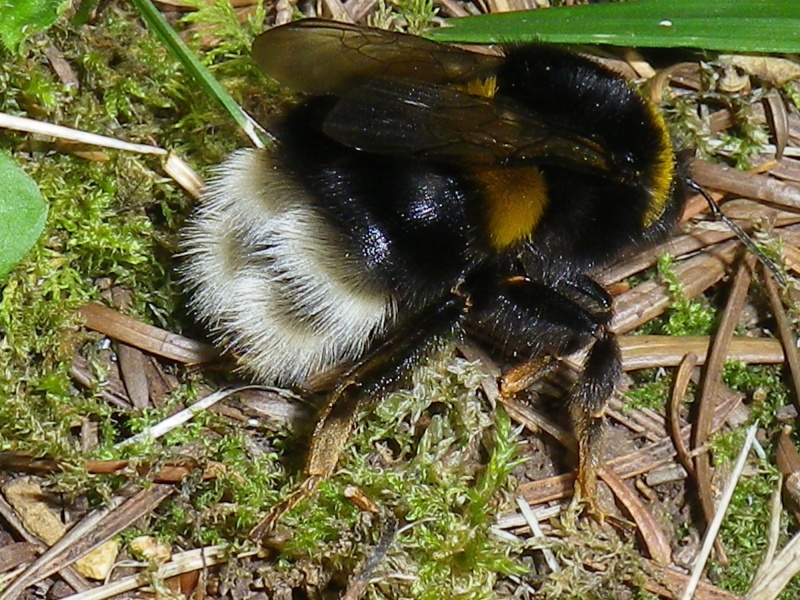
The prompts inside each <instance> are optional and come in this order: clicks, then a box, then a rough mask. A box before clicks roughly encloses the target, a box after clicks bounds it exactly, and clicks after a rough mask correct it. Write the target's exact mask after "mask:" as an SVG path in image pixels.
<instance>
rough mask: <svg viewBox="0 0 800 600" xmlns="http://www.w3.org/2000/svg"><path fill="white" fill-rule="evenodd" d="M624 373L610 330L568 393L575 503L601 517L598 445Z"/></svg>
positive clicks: (590, 353)
mask: <svg viewBox="0 0 800 600" xmlns="http://www.w3.org/2000/svg"><path fill="white" fill-rule="evenodd" d="M621 371H622V367H621V362H620V354H619V345H618V344H617V340H616V337H615V336H614V334H612V333H611V332H609V331H608V330H605V328H604V330H603V332H602V335H601V336H600V337H599V338H598V339H597V340H596V341H595V343H594V345H593V346H592V349H591V350H590V351H589V356H588V357H587V359H586V363H585V365H584V368H583V372H582V373H581V375H580V377H579V379H578V381H576V382H575V384H574V385H573V387H572V389H571V390H570V393H569V398H568V407H569V411H570V416H571V417H572V422H573V424H574V427H575V434H576V436H577V438H578V479H577V483H576V486H575V502H577V503H585V504H586V508H587V510H588V512H589V513H590V514H593V515H596V516H598V517H599V518H602V514H603V513H602V511H601V510H599V507H598V506H597V461H598V457H597V445H598V441H599V439H600V435H601V432H602V424H603V419H602V417H603V412H604V411H605V407H606V403H607V401H608V398H609V396H611V393H612V392H613V391H614V386H615V385H616V382H617V380H618V379H619V376H620V373H621Z"/></svg>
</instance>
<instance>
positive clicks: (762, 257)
mask: <svg viewBox="0 0 800 600" xmlns="http://www.w3.org/2000/svg"><path fill="white" fill-rule="evenodd" d="M686 185H688V186H689V188H690V189H691V190H693V191H695V192H697V193H698V194H700V195H701V196H703V198H705V199H706V202H707V203H708V206H709V208H710V209H711V214H713V215H714V218H715V219H717V220H718V221H721V222H723V223H724V224H725V226H726V227H728V229H730V230H731V231H732V232H733V233H734V235H736V237H737V238H739V241H740V242H742V244H743V245H744V247H745V248H747V250H748V251H749V252H752V253H753V254H754V255H755V256H756V258H758V260H759V261H760V262H761V264H762V265H764V266H765V267H766V268H767V269H769V272H770V273H772V276H773V277H775V281H777V282H778V284H779V285H780V286H781V287H784V288H785V287H786V277H785V276H784V274H783V273H782V272H781V271H780V269H778V265H776V264H775V261H774V260H772V259H771V258H770V257H768V256H767V255H766V254H764V251H763V250H761V248H759V247H758V245H756V243H755V242H754V241H753V238H752V237H750V236H749V235H748V234H747V233H746V232H745V231H744V230H743V229H742V228H741V227H739V226H738V225H737V224H736V223H734V222H733V221H732V220H731V219H729V218H728V217H726V216H725V215H724V214H723V213H722V211H721V210H720V208H719V204H717V203H716V202H715V201H714V199H713V198H712V197H711V196H710V195H709V194H708V192H706V191H705V190H704V189H703V188H702V186H700V184H698V183H697V182H696V181H694V180H693V179H691V178H687V179H686Z"/></svg>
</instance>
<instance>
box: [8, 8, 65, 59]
mask: <svg viewBox="0 0 800 600" xmlns="http://www.w3.org/2000/svg"><path fill="white" fill-rule="evenodd" d="M68 5H69V3H68V2H65V1H64V0H0V39H2V40H3V44H4V45H5V46H6V48H8V49H9V50H10V51H11V52H16V51H17V49H18V48H19V45H20V44H21V43H22V41H23V40H24V39H25V38H27V37H29V36H30V35H31V34H33V33H36V32H37V31H43V30H45V29H48V28H49V27H51V26H52V25H53V23H55V22H56V19H58V17H59V16H60V15H61V14H62V13H63V12H64V11H65V10H66V9H67V6H68Z"/></svg>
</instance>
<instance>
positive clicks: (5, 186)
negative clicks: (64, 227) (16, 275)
mask: <svg viewBox="0 0 800 600" xmlns="http://www.w3.org/2000/svg"><path fill="white" fill-rule="evenodd" d="M46 218H47V204H45V201H44V198H42V194H41V193H40V192H39V188H38V187H37V186H36V184H35V183H34V182H33V180H32V179H31V178H30V177H28V175H27V174H26V173H25V171H23V170H22V169H20V168H19V167H18V166H17V164H16V163H15V162H14V161H13V160H11V159H10V158H9V157H8V156H6V155H5V154H0V279H2V278H3V277H5V276H6V275H7V274H8V272H9V271H11V269H13V268H14V266H15V265H16V264H17V263H18V262H19V261H20V260H22V257H24V256H25V254H26V253H27V252H28V250H30V249H31V247H32V246H33V245H34V244H35V243H36V240H37V239H39V235H41V233H42V230H43V229H44V222H45V219H46Z"/></svg>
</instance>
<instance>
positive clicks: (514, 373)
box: [500, 354, 558, 398]
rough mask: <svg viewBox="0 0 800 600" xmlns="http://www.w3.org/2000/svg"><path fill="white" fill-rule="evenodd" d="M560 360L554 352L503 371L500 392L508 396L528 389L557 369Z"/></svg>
mask: <svg viewBox="0 0 800 600" xmlns="http://www.w3.org/2000/svg"><path fill="white" fill-rule="evenodd" d="M557 366H558V360H556V357H555V356H553V355H552V354H546V355H544V356H541V357H537V358H532V359H530V360H526V361H525V362H523V363H520V364H518V365H515V366H513V367H511V368H510V369H508V370H507V371H506V372H505V373H503V377H501V379H500V393H502V394H503V396H505V397H506V398H509V397H511V396H514V395H515V394H518V393H519V392H521V391H523V390H527V389H528V388H529V387H531V386H532V385H533V384H534V383H536V382H537V381H540V380H541V379H543V378H545V377H547V376H548V375H549V374H550V373H552V372H553V371H555V368H556V367H557Z"/></svg>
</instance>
